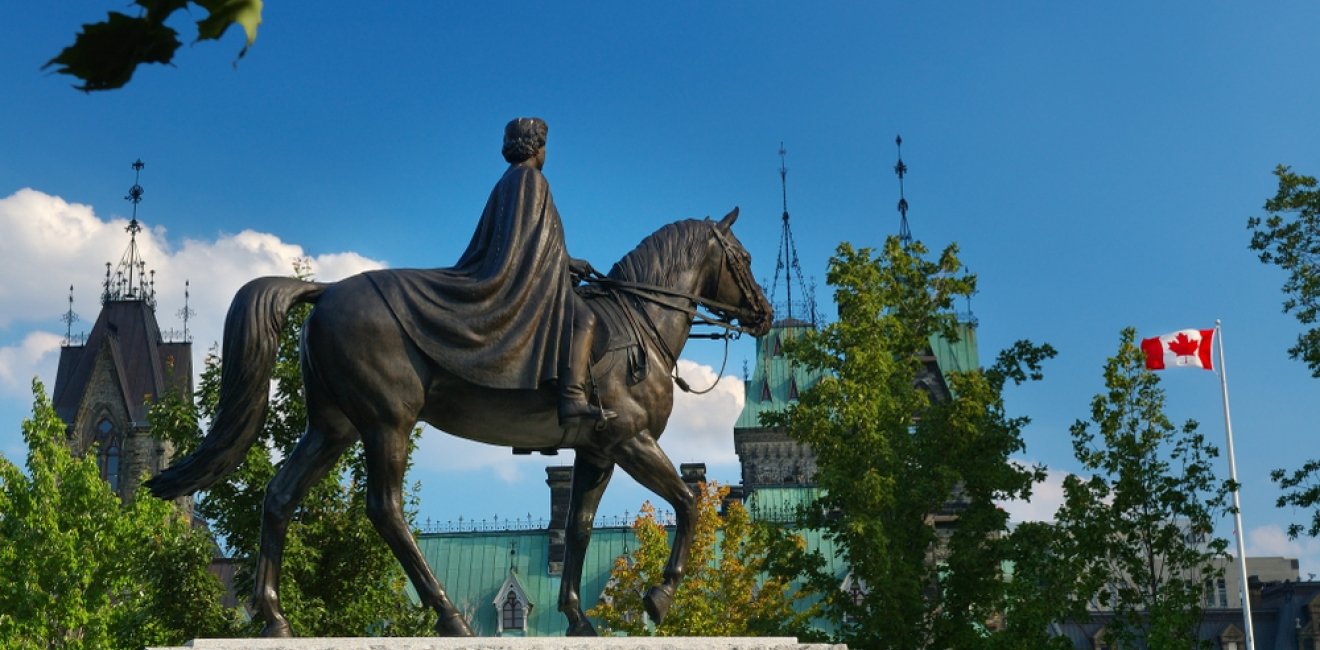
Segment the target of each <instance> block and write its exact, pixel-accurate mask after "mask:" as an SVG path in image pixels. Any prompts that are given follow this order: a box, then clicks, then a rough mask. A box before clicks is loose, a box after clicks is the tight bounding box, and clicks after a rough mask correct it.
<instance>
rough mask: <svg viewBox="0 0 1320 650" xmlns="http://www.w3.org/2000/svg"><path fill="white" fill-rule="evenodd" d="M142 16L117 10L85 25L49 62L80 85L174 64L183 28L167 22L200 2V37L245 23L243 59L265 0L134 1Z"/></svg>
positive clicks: (115, 82) (97, 85)
mask: <svg viewBox="0 0 1320 650" xmlns="http://www.w3.org/2000/svg"><path fill="white" fill-rule="evenodd" d="M133 4H135V5H137V7H138V12H137V13H138V15H137V16H129V15H127V14H123V13H120V12H117V11H112V12H110V13H109V15H108V16H107V17H106V19H105V20H103V21H101V22H97V23H88V24H85V25H83V28H82V31H81V32H79V33H78V35H77V37H76V38H75V39H74V41H73V44H72V45H70V46H68V47H66V48H64V50H63V51H61V52H60V53H59V54H58V55H56V56H55V58H53V59H51V60H50V61H49V62H47V63H46V65H45V66H43V67H50V66H56V68H55V71H56V72H59V73H61V74H67V75H72V76H73V77H75V78H77V79H79V80H80V81H82V84H81V85H79V86H75V87H76V88H78V89H79V90H84V91H92V90H111V89H114V88H121V87H123V86H124V84H126V83H128V81H129V80H130V79H132V78H133V73H134V72H135V71H136V70H137V67H138V66H139V65H142V64H143V63H169V62H170V61H172V60H173V59H174V52H175V50H177V49H179V45H180V43H179V32H178V31H176V30H175V29H174V28H173V27H171V26H169V25H167V24H166V23H167V22H168V21H169V19H170V18H171V17H172V16H174V15H175V12H177V11H179V10H181V9H182V10H185V11H186V12H188V13H191V12H192V10H193V8H194V6H195V7H196V8H197V9H202V10H204V11H205V12H206V17H205V18H202V19H201V20H198V21H197V41H199V42H200V41H204V40H217V39H219V38H220V37H221V36H223V35H224V33H225V32H226V31H228V30H229V28H230V27H231V26H233V25H235V24H237V25H239V26H240V27H242V28H243V31H244V32H245V33H246V35H247V43H246V44H245V45H244V46H243V49H242V50H240V51H239V53H238V58H240V59H241V58H243V55H244V54H246V53H247V48H248V47H250V46H251V45H252V43H253V42H254V41H255V40H256V39H257V26H258V25H260V24H261V8H262V0H134V2H133Z"/></svg>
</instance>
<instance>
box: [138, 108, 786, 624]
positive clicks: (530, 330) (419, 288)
mask: <svg viewBox="0 0 1320 650" xmlns="http://www.w3.org/2000/svg"><path fill="white" fill-rule="evenodd" d="M505 157H506V159H508V160H509V162H510V163H511V165H510V167H509V170H508V171H507V172H506V173H505V174H504V177H503V178H502V179H501V180H500V182H499V183H498V184H497V185H496V186H495V189H494V191H492V192H491V197H490V200H489V202H488V203H487V205H486V210H485V212H483V214H482V217H481V221H480V223H479V225H478V228H477V232H476V234H475V235H474V236H473V238H472V242H471V244H470V245H469V246H468V249H467V252H465V253H464V255H463V257H462V258H461V259H460V260H459V262H458V264H457V265H456V266H454V267H451V268H448V269H425V270H421V269H399V270H383V271H371V272H367V273H362V274H359V275H356V276H353V277H350V278H347V279H345V280H341V281H339V282H334V283H319V282H306V281H302V280H298V279H294V278H285V277H267V278H259V279H256V280H253V281H251V282H249V283H248V284H246V285H245V286H244V287H243V288H242V289H240V290H239V291H238V293H237V295H235V297H234V301H233V303H232V304H231V306H230V308H229V314H228V315H227V316H226V318H225V331H224V342H223V350H222V352H223V358H224V365H223V368H222V371H221V385H220V402H219V408H218V410H217V412H216V416H215V418H214V420H213V422H212V423H211V427H210V431H209V432H208V433H207V435H206V437H205V438H204V439H203V440H202V442H201V444H200V446H199V447H198V449H197V450H196V451H195V452H193V453H192V454H190V455H189V456H187V457H185V458H183V459H182V460H180V461H179V462H178V463H176V464H175V465H173V466H172V467H170V468H168V469H166V470H165V471H163V472H161V473H160V474H159V475H158V476H156V477H155V478H153V479H151V480H150V481H148V483H147V485H148V487H150V489H151V491H152V493H153V494H155V495H156V496H158V497H160V498H163V499H173V498H175V497H178V496H180V495H184V494H191V493H193V492H196V491H198V490H204V489H206V488H207V487H208V486H210V485H212V484H214V483H215V482H216V481H218V480H220V479H221V478H223V477H224V476H225V475H226V474H228V473H229V472H231V471H232V470H233V469H234V468H235V467H236V466H237V465H238V464H239V463H240V462H242V460H243V458H244V457H245V455H246V453H247V449H248V448H249V447H250V446H251V445H252V443H253V441H254V440H255V439H256V437H257V434H258V432H259V431H260V429H261V427H262V422H263V420H264V418H265V411H266V405H267V401H268V398H269V386H270V378H271V372H272V367H273V365H274V357H275V352H276V348H277V345H278V337H279V332H280V330H281V328H282V327H283V325H284V321H285V317H286V314H287V312H288V311H289V310H290V309H291V308H292V307H293V306H294V305H296V304H298V303H313V304H314V307H313V309H312V312H311V314H310V315H309V316H308V317H307V321H306V322H305V323H304V325H303V338H302V350H301V357H302V375H303V384H304V391H305V395H306V401H307V430H306V432H305V433H304V434H303V437H302V439H301V440H299V442H298V444H297V446H296V447H295V448H294V450H293V452H292V453H291V454H290V455H289V457H288V458H286V459H285V461H284V463H283V464H282V465H281V466H280V469H279V471H278V472H277V473H276V475H275V477H274V478H273V479H272V480H271V482H270V484H269V485H268V486H267V491H266V501H265V506H264V511H263V516H262V527H261V547H260V551H259V553H258V557H257V572H256V586H255V590H254V595H253V599H254V603H253V604H254V610H255V612H256V615H257V616H259V617H261V618H263V619H264V620H265V621H266V626H265V629H264V630H263V635H265V636H292V634H293V631H292V629H291V628H290V626H289V622H288V621H287V620H286V619H285V617H284V614H283V612H282V611H281V610H280V604H279V580H280V562H281V558H282V556H283V551H284V542H285V534H286V532H287V530H288V526H289V521H290V519H291V517H292V516H293V513H294V511H295V509H296V508H297V507H298V504H299V502H300V501H301V500H302V498H303V497H304V496H305V495H306V492H307V490H308V488H310V487H311V486H312V485H313V484H315V483H316V482H317V481H318V480H320V479H321V478H322V477H324V476H325V474H326V473H327V472H328V471H329V470H330V468H331V467H333V466H334V464H335V462H336V460H337V459H338V458H339V456H340V455H341V454H342V453H343V452H344V450H345V449H347V448H348V447H349V445H351V444H352V443H353V442H354V441H357V440H361V441H362V446H363V452H364V453H365V455H366V464H367V517H368V518H370V520H371V522H372V524H373V525H374V526H375V528H376V530H377V531H378V532H379V533H380V535H381V537H383V538H384V540H385V542H386V543H387V544H388V545H389V547H390V549H391V550H392V551H393V552H394V555H395V557H397V558H398V559H399V562H400V563H401V564H402V565H403V568H404V571H405V572H406V573H407V574H408V577H409V579H410V580H411V581H412V584H413V586H414V587H415V588H416V590H417V594H418V596H419V597H420V599H421V601H422V603H423V604H424V605H426V606H428V607H430V608H432V609H434V610H435V611H436V613H437V614H438V616H439V620H438V621H437V623H436V631H437V632H439V633H441V634H444V635H453V636H470V635H471V634H472V631H471V629H470V628H469V627H468V624H467V622H466V621H465V620H464V618H463V616H462V614H461V613H460V612H459V610H458V609H457V608H456V607H455V606H454V604H453V603H452V602H451V601H450V600H449V597H448V596H446V595H445V591H444V588H443V587H442V586H441V585H440V583H439V581H437V580H436V578H435V575H434V574H433V573H432V572H431V569H430V567H429V566H427V564H426V561H425V560H424V559H423V558H422V554H421V552H420V551H419V550H418V548H417V543H416V541H415V540H414V539H413V536H412V531H411V530H410V529H409V527H408V524H407V521H406V520H405V519H404V516H403V504H402V496H403V487H402V486H403V477H404V472H405V469H406V467H407V463H408V459H407V454H408V441H409V435H410V433H411V431H412V429H413V427H414V426H416V424H417V422H418V421H425V422H427V423H429V424H431V425H432V426H434V427H435V428H437V429H439V430H441V431H445V432H447V433H450V434H452V435H456V436H461V437H464V438H468V439H470V440H477V441H481V442H486V443H490V444H496V445H504V446H508V447H513V448H514V449H515V450H551V449H573V450H574V451H575V454H574V462H573V484H572V488H571V496H570V504H569V512H568V535H567V540H566V541H567V544H566V549H565V551H566V552H565V558H564V571H563V576H562V583H561V587H560V594H559V610H560V611H561V612H563V613H564V615H565V616H566V617H567V618H568V634H569V635H594V634H595V633H596V631H595V629H594V628H593V627H592V625H591V623H590V621H588V620H587V618H586V615H585V614H584V613H583V611H582V605H581V600H580V597H579V593H578V591H579V589H580V587H581V585H580V583H581V581H582V563H583V558H584V557H585V555H586V550H587V544H588V543H590V540H591V528H592V522H593V520H594V519H595V514H596V507H597V505H598V504H599V503H600V499H601V496H602V494H603V493H604V492H605V488H606V486H607V485H608V484H609V480H610V476H611V475H612V473H613V471H614V467H615V466H616V465H617V466H619V467H622V468H623V470H624V471H625V472H627V473H628V474H629V475H631V476H632V477H633V478H634V479H636V480H637V482H638V483H640V484H642V485H644V486H646V487H647V488H648V489H650V490H651V491H652V492H654V493H656V494H657V495H658V496H659V497H660V498H662V499H664V500H665V501H666V502H668V503H669V505H670V507H671V508H672V509H673V511H674V513H675V523H676V525H677V531H676V535H675V537H674V543H673V547H672V548H671V549H670V555H669V561H668V563H667V564H666V565H665V571H664V580H663V582H662V583H661V584H659V585H655V586H653V587H652V588H651V589H650V590H649V591H648V592H647V594H646V595H645V597H644V599H643V602H644V603H645V606H646V610H647V613H648V614H650V616H651V619H652V620H654V621H655V622H656V623H659V622H661V621H663V620H664V617H665V614H666V612H667V611H668V609H669V606H670V604H671V603H672V601H673V597H674V591H675V589H676V588H677V586H678V583H679V581H680V580H681V579H682V577H683V572H684V565H685V563H686V561H687V556H688V550H689V547H690V544H691V541H692V535H693V523H694V519H695V517H696V502H695V497H694V495H693V494H692V493H691V491H690V490H689V489H688V487H687V486H686V485H685V484H684V483H683V481H682V479H681V477H680V476H679V474H678V472H677V471H676V470H675V469H674V466H673V463H671V462H670V460H669V458H668V457H667V456H666V455H665V453H664V451H663V450H662V449H661V448H660V446H659V444H658V443H657V440H658V439H659V437H660V434H661V433H662V432H663V431H664V429H665V424H666V422H667V421H668V419H669V414H670V411H671V410H672V408H673V390H674V385H673V380H672V379H671V376H672V373H674V372H675V366H676V364H677V362H678V355H679V353H681V352H682V350H683V346H684V344H685V343H686V341H687V339H688V337H689V334H690V330H691V327H692V325H693V323H694V321H696V320H698V319H700V320H701V321H702V322H704V323H708V324H714V325H720V326H723V327H726V328H729V329H733V330H738V331H744V332H749V333H752V334H754V335H758V336H759V335H761V334H764V333H765V332H766V331H768V329H769V327H770V323H771V320H772V313H771V309H770V305H769V303H768V302H767V300H766V298H765V294H764V293H763V292H762V291H761V288H760V287H759V286H758V285H757V284H756V282H755V281H754V280H753V278H752V274H751V257H750V256H749V255H748V254H747V252H746V250H745V249H744V248H743V247H742V244H741V243H740V242H739V241H738V239H737V238H736V237H735V236H734V235H733V232H732V231H731V229H730V228H731V226H732V225H733V223H734V221H735V220H736V219H737V215H738V210H737V208H735V209H734V210H733V211H732V212H730V213H729V214H728V215H726V216H725V217H724V218H723V219H721V220H720V221H718V222H714V221H711V220H709V219H706V220H685V221H679V222H676V223H673V224H670V225H667V226H664V227H662V228H661V229H659V230H658V231H656V232H655V233H654V234H652V235H650V236H648V237H647V238H646V239H644V240H643V241H642V243H641V244H639V245H638V246H637V248H636V249H634V250H633V251H632V252H630V253H628V254H627V255H625V256H624V257H623V259H621V260H619V261H618V262H617V263H616V264H615V265H614V266H613V268H611V269H610V272H609V274H608V276H605V277H600V278H595V279H594V280H593V282H592V283H591V284H590V286H586V287H578V288H576V289H575V288H574V284H575V282H574V279H575V278H577V279H581V278H587V277H589V276H596V275H598V274H596V272H595V271H594V269H592V268H591V267H590V265H589V264H586V263H585V262H582V261H580V260H574V259H572V258H570V257H568V254H567V251H566V249H565V247H564V240H563V228H562V224H561V223H560V219H559V214H558V212H557V211H556V210H555V207H554V202H553V200H552V199H551V197H550V192H549V186H548V184H547V183H546V181H545V177H544V176H542V175H541V168H542V166H543V165H544V163H545V124H544V122H541V121H540V120H535V119H522V120H515V121H514V122H511V123H510V125H509V127H508V128H507V129H506V138H505ZM698 307H701V308H704V309H705V310H706V311H707V312H710V314H712V316H704V315H702V314H700V313H699V312H698ZM735 321H736V323H737V325H735V324H734V323H735ZM656 370H658V371H656Z"/></svg>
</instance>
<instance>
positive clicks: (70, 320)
mask: <svg viewBox="0 0 1320 650" xmlns="http://www.w3.org/2000/svg"><path fill="white" fill-rule="evenodd" d="M60 321H61V322H63V323H64V345H72V344H73V324H74V323H75V322H77V321H78V314H75V313H73V285H69V311H66V312H64V315H63V316H60Z"/></svg>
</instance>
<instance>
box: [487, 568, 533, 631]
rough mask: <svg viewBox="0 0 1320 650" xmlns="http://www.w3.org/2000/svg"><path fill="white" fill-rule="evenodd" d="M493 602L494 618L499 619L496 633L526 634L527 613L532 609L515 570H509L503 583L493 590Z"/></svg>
mask: <svg viewBox="0 0 1320 650" xmlns="http://www.w3.org/2000/svg"><path fill="white" fill-rule="evenodd" d="M493 604H494V605H495V610H496V613H497V618H496V620H497V621H499V630H498V634H500V635H508V636H523V635H525V634H527V615H528V614H529V613H530V612H531V611H532V602H531V601H530V600H528V599H527V591H526V590H524V589H523V586H522V583H521V582H520V581H519V580H518V572H517V571H514V570H513V569H510V570H509V575H508V577H506V578H505V579H504V584H502V585H500V588H499V590H498V591H496V592H495V600H494V602H493Z"/></svg>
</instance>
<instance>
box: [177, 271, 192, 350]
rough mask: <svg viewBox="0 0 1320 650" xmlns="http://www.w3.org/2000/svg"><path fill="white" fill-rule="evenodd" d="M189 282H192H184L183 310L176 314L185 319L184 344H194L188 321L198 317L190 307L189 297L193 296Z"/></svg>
mask: <svg viewBox="0 0 1320 650" xmlns="http://www.w3.org/2000/svg"><path fill="white" fill-rule="evenodd" d="M189 282H190V281H189V280H184V281H183V309H180V310H179V311H178V313H177V314H176V315H177V316H178V317H179V318H182V319H183V342H184V343H191V342H192V336H191V335H189V334H188V319H189V318H192V317H193V316H196V315H197V312H196V311H193V309H192V308H191V307H189V306H188V299H189V297H191V295H192V293H191V287H190V286H189Z"/></svg>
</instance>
